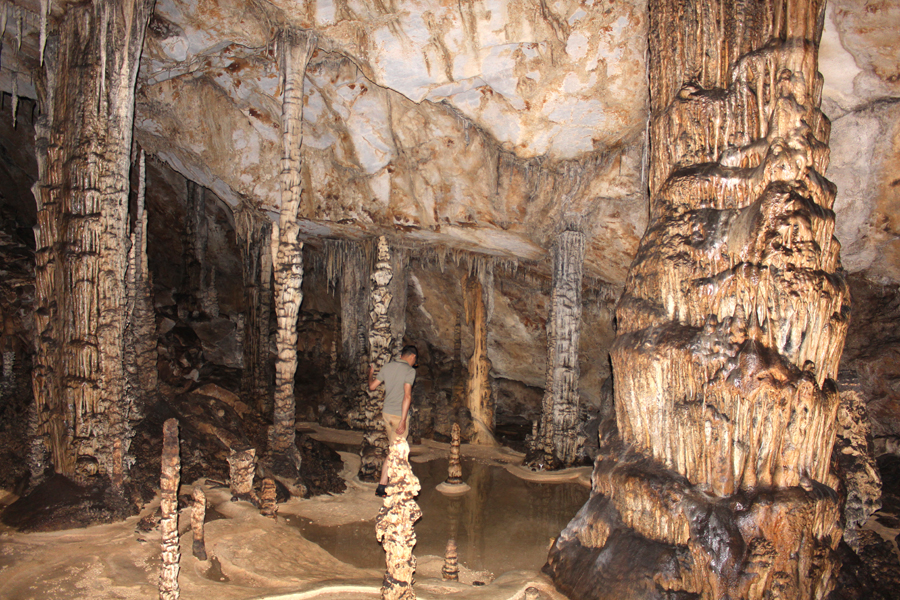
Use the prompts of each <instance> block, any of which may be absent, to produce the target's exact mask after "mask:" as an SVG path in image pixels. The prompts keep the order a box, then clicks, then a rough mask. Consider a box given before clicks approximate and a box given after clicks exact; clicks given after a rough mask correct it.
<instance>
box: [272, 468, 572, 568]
mask: <svg viewBox="0 0 900 600" xmlns="http://www.w3.org/2000/svg"><path fill="white" fill-rule="evenodd" d="M413 471H414V472H415V474H416V476H417V477H418V478H419V480H420V482H421V484H422V491H421V492H420V493H419V497H418V500H417V502H418V504H419V506H420V507H421V508H422V518H421V519H420V520H419V521H418V522H417V523H416V537H417V538H418V544H417V545H416V549H415V554H416V556H426V555H434V556H441V557H442V556H444V553H445V550H446V547H447V540H448V539H449V538H451V537H453V538H455V539H456V543H457V550H458V553H459V564H460V565H465V566H466V567H468V568H469V569H472V570H476V571H480V570H485V571H490V572H491V573H493V574H494V575H495V576H499V575H500V574H501V573H505V572H507V571H513V570H519V569H530V570H538V569H540V568H541V567H542V566H543V564H544V562H545V561H546V560H547V550H548V548H549V546H550V543H551V541H552V540H553V538H554V537H556V536H557V535H558V534H559V532H560V531H561V530H562V529H563V528H564V527H565V526H566V525H567V524H568V522H569V521H570V520H571V518H572V517H573V516H574V515H575V513H576V512H578V509H580V508H581V506H582V505H583V504H584V503H585V502H586V501H587V498H588V495H589V490H588V489H587V488H585V487H583V486H581V485H578V484H573V483H555V484H554V483H534V482H529V481H523V480H521V479H519V478H518V477H515V476H514V475H511V474H510V473H509V472H508V471H507V470H506V469H504V468H503V467H499V466H494V465H489V464H484V463H480V462H477V461H473V460H464V461H463V479H464V480H465V482H466V483H468V484H469V486H470V487H471V488H472V489H471V490H470V491H469V492H468V493H467V494H465V495H463V496H444V495H443V494H441V493H440V492H438V491H437V490H436V489H435V486H437V484H439V483H440V482H442V481H443V480H444V479H446V477H447V460H434V461H430V462H427V463H422V464H413ZM289 520H290V521H293V522H295V523H296V524H297V525H298V526H299V527H300V529H301V530H302V532H303V535H304V536H305V537H306V538H307V539H309V540H312V541H313V542H316V543H317V544H319V545H320V546H322V547H323V548H324V549H325V550H327V551H328V552H330V553H331V554H333V555H335V556H336V557H337V558H339V559H341V560H343V561H344V562H347V563H350V564H353V565H355V566H358V567H364V568H377V569H383V568H384V552H383V551H382V549H381V546H380V545H379V544H378V542H376V541H375V524H374V521H368V522H362V523H352V524H349V525H344V526H340V527H321V526H318V525H315V524H314V523H311V522H310V521H308V520H305V519H297V518H296V517H293V518H291V519H289Z"/></svg>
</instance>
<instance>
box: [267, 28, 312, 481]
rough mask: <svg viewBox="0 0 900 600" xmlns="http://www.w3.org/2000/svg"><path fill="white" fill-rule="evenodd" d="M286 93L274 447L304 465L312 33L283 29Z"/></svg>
mask: <svg viewBox="0 0 900 600" xmlns="http://www.w3.org/2000/svg"><path fill="white" fill-rule="evenodd" d="M280 46H281V49H282V68H283V70H284V71H283V74H284V96H283V99H282V104H281V126H282V146H283V148H282V152H283V153H282V159H281V218H280V220H279V222H278V228H277V231H278V252H277V255H276V256H275V260H274V263H275V315H276V317H277V319H278V330H277V333H276V335H275V344H276V348H277V352H278V355H277V358H276V360H275V398H274V407H273V411H274V413H273V419H272V420H273V426H272V436H271V440H270V444H271V446H270V450H271V452H272V454H273V456H276V457H280V458H282V459H285V460H288V461H291V462H293V463H294V468H295V469H299V468H300V457H299V453H298V452H297V448H296V446H295V445H294V421H295V415H294V411H295V400H294V373H295V372H296V370H297V315H298V314H299V312H300V303H301V302H302V300H303V292H302V290H301V284H302V283H303V242H301V241H300V240H299V235H300V224H299V222H298V212H299V210H300V198H301V195H302V193H303V182H302V180H301V178H300V161H301V154H300V147H301V144H302V143H303V120H302V116H303V80H304V78H305V77H306V65H307V63H308V62H309V58H310V57H311V56H312V53H313V50H315V48H316V35H315V34H314V33H313V32H311V31H300V30H296V29H288V30H285V31H284V32H283V34H282V37H281V44H280Z"/></svg>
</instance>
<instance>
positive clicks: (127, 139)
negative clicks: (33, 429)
mask: <svg viewBox="0 0 900 600" xmlns="http://www.w3.org/2000/svg"><path fill="white" fill-rule="evenodd" d="M153 5H154V3H153V1H152V0H120V1H113V0H93V1H89V2H82V3H75V4H65V5H60V11H62V13H61V14H59V15H58V17H57V19H56V20H57V24H58V26H57V27H56V30H57V31H58V35H57V36H51V39H49V40H47V50H46V51H47V52H48V57H47V60H45V61H44V66H43V71H42V72H41V76H40V77H36V78H35V79H36V82H35V83H36V87H37V90H38V96H39V104H40V107H41V110H40V115H41V116H40V118H39V120H38V123H37V126H36V138H37V140H36V146H37V148H38V149H39V150H38V152H37V155H38V156H37V158H38V181H37V183H36V184H35V187H34V195H35V200H36V202H37V212H38V231H37V236H36V237H37V239H36V242H37V252H36V256H35V262H36V285H35V288H36V289H35V294H36V299H35V312H34V314H35V326H36V331H37V335H35V339H36V356H35V361H34V362H35V366H34V370H33V386H34V395H35V402H36V405H37V417H38V428H39V433H40V434H41V435H42V436H43V438H44V442H45V444H46V445H47V447H48V449H49V451H50V456H51V460H52V462H53V467H54V468H55V470H56V472H57V473H61V474H64V475H71V474H72V473H73V472H74V470H75V464H76V461H77V460H78V459H79V458H80V457H92V458H91V460H96V461H97V462H98V463H99V465H100V470H101V474H102V475H104V476H106V477H108V478H109V479H110V480H111V482H112V484H113V486H114V487H115V488H116V489H118V490H119V491H121V489H122V484H123V482H124V479H125V476H126V472H125V471H126V464H125V452H126V451H127V430H128V407H127V406H125V404H126V403H127V396H126V394H125V389H124V387H125V370H124V339H125V335H124V334H125V322H126V315H125V271H126V264H127V255H128V250H127V246H128V241H129V239H128V233H127V223H128V192H129V170H130V166H131V165H130V162H131V138H132V124H133V121H134V89H135V78H136V77H137V72H138V67H139V59H140V53H141V47H142V46H143V41H144V33H145V31H146V27H147V22H148V19H149V17H150V14H151V12H152V10H153Z"/></svg>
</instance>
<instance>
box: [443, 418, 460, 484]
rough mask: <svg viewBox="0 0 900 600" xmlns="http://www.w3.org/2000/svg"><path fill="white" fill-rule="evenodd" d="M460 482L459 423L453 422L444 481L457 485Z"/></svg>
mask: <svg viewBox="0 0 900 600" xmlns="http://www.w3.org/2000/svg"><path fill="white" fill-rule="evenodd" d="M462 482H463V479H462V465H461V464H460V462H459V423H454V424H453V427H452V428H451V429H450V460H449V465H448V467H447V479H446V481H445V482H444V483H449V484H451V485H459V484H460V483H462Z"/></svg>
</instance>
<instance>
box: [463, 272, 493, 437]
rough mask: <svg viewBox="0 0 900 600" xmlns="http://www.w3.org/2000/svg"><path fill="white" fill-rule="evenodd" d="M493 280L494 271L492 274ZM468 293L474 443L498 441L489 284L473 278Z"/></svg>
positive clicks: (468, 401) (469, 397)
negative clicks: (472, 344) (490, 355)
mask: <svg viewBox="0 0 900 600" xmlns="http://www.w3.org/2000/svg"><path fill="white" fill-rule="evenodd" d="M490 280H491V281H492V280H493V274H492V273H491V274H490ZM467 287H468V294H467V297H468V298H470V301H471V304H470V305H469V306H467V308H470V311H467V312H469V313H470V314H469V317H470V320H471V322H472V323H473V325H474V334H475V349H474V350H473V352H472V357H471V358H470V359H469V379H468V382H467V384H466V405H467V406H468V408H469V412H470V413H471V415H472V422H473V424H474V426H475V434H474V436H473V438H472V440H471V442H472V443H473V444H483V445H494V444H496V440H495V439H494V401H493V398H492V396H491V381H490V374H491V361H490V359H489V358H488V356H487V336H488V330H487V327H488V319H489V315H488V311H487V307H486V303H485V295H486V293H485V286H483V285H482V282H481V281H479V280H478V279H477V278H469V281H468V285H467Z"/></svg>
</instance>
